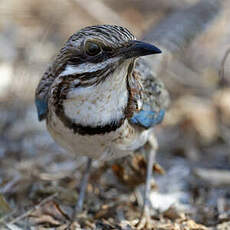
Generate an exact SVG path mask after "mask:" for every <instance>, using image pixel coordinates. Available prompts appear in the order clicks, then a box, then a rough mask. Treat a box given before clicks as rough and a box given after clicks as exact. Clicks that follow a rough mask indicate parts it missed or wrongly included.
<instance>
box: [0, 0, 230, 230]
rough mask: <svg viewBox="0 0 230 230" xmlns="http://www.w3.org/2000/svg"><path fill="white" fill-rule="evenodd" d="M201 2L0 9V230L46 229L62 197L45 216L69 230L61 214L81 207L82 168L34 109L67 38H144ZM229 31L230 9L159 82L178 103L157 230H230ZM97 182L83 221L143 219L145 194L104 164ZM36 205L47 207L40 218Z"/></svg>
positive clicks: (162, 157) (166, 132)
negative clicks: (182, 223)
mask: <svg viewBox="0 0 230 230" xmlns="http://www.w3.org/2000/svg"><path fill="white" fill-rule="evenodd" d="M197 2H198V1H197V0H170V1H169V0H155V1H152V0H116V1H112V0H66V1H63V0H49V1H45V0H33V1H31V0H10V1H9V0H1V1H0V224H3V225H5V226H6V225H7V224H9V223H10V224H11V226H13V225H15V226H16V225H17V226H24V224H25V219H28V218H27V217H29V214H31V213H33V215H32V216H33V218H32V220H31V221H32V223H33V224H38V223H40V222H42V221H43V222H44V219H41V218H44V215H43V211H44V210H43V209H42V208H41V207H42V205H40V204H41V202H42V201H43V200H44V199H46V198H47V197H48V198H49V197H50V196H51V198H52V200H53V196H55V199H57V200H56V201H55V202H54V201H52V202H53V203H52V204H51V203H49V204H48V205H47V206H48V208H49V209H52V210H53V211H52V212H53V213H56V212H57V213H56V214H55V215H59V219H58V220H56V219H57V218H56V219H55V218H54V219H55V221H57V222H58V221H59V222H58V224H59V225H60V226H61V225H62V224H65V223H66V221H67V220H66V219H65V215H64V214H63V213H68V212H71V211H70V210H69V209H70V207H71V206H72V205H73V204H74V201H75V200H76V198H77V192H76V191H74V188H75V187H76V186H77V185H78V184H79V178H80V176H81V170H82V169H83V166H82V165H83V163H84V162H85V161H84V158H82V159H81V158H78V159H76V158H75V157H74V156H72V155H70V154H68V153H65V152H64V151H63V150H62V149H60V148H59V147H58V146H57V145H56V144H55V143H54V142H53V140H52V139H51V137H50V136H49V134H48V133H47V131H46V128H45V124H44V122H42V123H39V122H38V121H37V114H36V110H35V106H34V91H35V88H36V86H37V84H38V81H39V79H40V78H41V76H42V74H43V73H44V71H45V69H46V67H47V66H48V64H49V63H50V62H51V60H52V58H53V57H54V56H55V54H56V53H57V51H58V50H59V49H60V48H61V47H62V45H63V44H64V42H65V41H66V40H67V39H68V37H69V36H70V35H71V34H73V33H75V32H76V31H78V30H79V29H80V28H82V27H85V26H88V25H95V24H118V25H123V26H125V27H127V28H129V29H130V31H132V32H133V33H134V34H135V35H136V36H137V37H138V38H141V37H143V36H144V35H145V34H146V33H148V31H149V28H154V25H157V24H158V23H159V22H160V21H161V20H163V19H164V18H167V17H168V15H170V14H171V13H173V12H175V11H178V10H180V9H184V8H186V7H190V6H192V5H194V4H196V3H197ZM229 21H230V2H228V1H223V4H222V6H221V10H220V12H219V13H218V16H217V17H216V18H215V20H213V21H211V23H210V25H209V26H208V27H207V28H206V29H205V30H204V31H202V32H201V33H199V35H198V36H196V38H195V39H194V40H193V41H191V42H190V44H189V45H188V46H187V47H183V48H181V50H180V52H179V53H177V54H176V55H175V57H174V56H173V58H171V59H170V61H169V62H168V63H167V68H165V70H164V72H163V74H161V75H160V76H158V77H159V78H160V79H161V80H162V81H163V82H164V84H165V86H166V88H167V89H168V91H169V93H170V96H171V105H170V108H169V110H168V112H167V115H166V118H165V121H164V122H163V124H162V125H160V126H159V127H157V128H156V135H157V137H158V140H159V146H160V149H159V152H158V156H157V160H158V162H159V164H160V165H161V166H162V167H163V168H164V170H165V174H164V175H155V182H154V186H153V191H152V193H151V197H152V198H151V199H152V205H153V206H154V208H155V210H158V212H157V214H156V213H155V215H158V217H159V215H160V216H161V217H162V219H159V220H158V222H157V223H158V224H159V225H160V224H162V223H165V222H164V221H166V222H167V223H169V226H171V228H170V227H169V228H167V226H166V225H165V226H166V227H165V228H163V227H162V229H174V228H172V226H174V227H175V223H179V222H177V220H181V219H183V220H185V219H186V218H187V219H189V218H192V220H193V221H194V222H192V224H193V227H194V228H193V229H203V228H204V229H206V228H205V227H204V226H206V227H209V228H210V229H228V228H225V227H226V226H228V227H229V229H230V190H229V188H230V171H229V169H230V164H229V163H230V57H228V55H229V53H230V27H229ZM172 55H173V54H172ZM139 160H140V159H139ZM131 161H133V159H132V160H131ZM142 166H143V165H142ZM138 167H140V164H139V165H138ZM143 167H145V166H143ZM156 171H157V170H156ZM160 171H161V170H160ZM134 175H135V174H134ZM132 176H133V175H132ZM139 176H140V175H139ZM142 177H143V178H142V179H141V181H144V175H142ZM108 178H109V179H108ZM111 178H113V180H112V179H111ZM92 180H93V181H94V184H93V183H91V184H90V185H89V187H88V193H89V198H88V201H87V202H88V204H87V206H86V207H91V208H90V210H91V211H89V212H88V213H87V214H86V216H85V217H84V218H85V219H87V221H88V222H91V224H94V223H95V219H96V220H97V221H102V220H103V219H109V218H110V222H111V223H109V224H111V226H112V224H114V223H116V222H117V221H118V220H120V219H119V218H120V215H122V216H123V217H124V216H125V218H123V219H127V220H133V219H135V218H136V217H137V212H138V210H140V209H138V205H137V203H138V204H139V203H140V202H141V201H139V200H138V199H139V198H138V194H139V193H141V191H142V188H139V187H140V186H137V187H138V188H136V187H135V186H133V187H135V188H134V190H135V192H130V191H129V188H128V187H129V185H126V184H125V183H123V184H122V183H121V182H119V180H117V178H116V177H115V176H114V174H112V170H111V168H110V167H109V166H108V167H106V166H105V165H101V164H100V163H98V162H96V163H95V175H94V179H92ZM95 181H96V182H95ZM123 182H124V181H123ZM95 184H96V185H95ZM138 185H139V184H138ZM133 187H132V191H133ZM57 193H58V195H57V196H56V194H57ZM98 194H100V196H99V195H98ZM90 197H91V198H90ZM124 197H125V199H124ZM92 200H93V201H92ZM111 200H112V201H113V202H112V203H111ZM124 200H125V201H124ZM49 202H51V201H49ZM90 202H91V203H90ZM92 202H93V205H92ZM122 202H123V203H122ZM124 202H125V204H126V207H125V210H123V209H124ZM90 204H91V206H90ZM105 204H106V205H107V206H106V205H105ZM34 205H40V206H39V208H38V210H39V211H37V212H35V210H34V209H33V208H34ZM52 205H53V206H52ZM57 205H58V208H57ZM103 205H104V206H103ZM47 206H46V207H45V208H47ZM59 206H60V207H61V208H62V212H61V211H60V210H59ZM108 207H109V208H111V207H116V208H115V209H114V210H116V211H114V212H112V211H111V209H110V210H108ZM172 207H173V211H172V210H171V209H172ZM174 209H175V210H174ZM63 210H65V211H63ZM117 210H120V211H117ZM133 210H136V212H135V211H133ZM27 212H28V213H27ZM24 213H27V214H28V215H23V214H24ZM121 213H122V214H121ZM162 213H163V214H162ZM165 213H166V214H165ZM60 216H61V217H60ZM89 216H90V218H91V219H90V220H89V219H88V218H89ZM17 218H18V219H17ZM165 218H166V219H165ZM85 219H84V220H85ZM114 220H116V221H114ZM189 220H190V219H189ZM46 221H47V219H46ZM52 221H53V222H52ZM52 221H51V220H50V223H49V224H50V226H52V224H54V222H55V221H54V220H53V219H52ZM156 221H157V220H156ZM170 221H171V222H170ZM48 222H49V221H48ZM83 222H84V221H83ZM26 223H27V226H28V222H26ZM30 223H31V222H30ZM55 223H56V222H55ZM84 223H85V222H84ZM117 223H118V222H117ZM119 223H120V222H119ZM130 223H131V222H130ZM130 223H129V224H130ZM196 223H197V225H196ZM56 224H57V223H56ZM58 224H57V225H58ZM104 224H105V223H104ZM109 224H108V225H109ZM198 224H202V225H198ZM197 226H198V227H197ZM195 227H196V228H195ZM21 228H22V229H25V228H24V227H21ZM89 229H91V228H90V227H89ZM108 229H109V228H108ZM175 229H176V228H175ZM181 229H182V228H181ZM190 229H191V228H190Z"/></svg>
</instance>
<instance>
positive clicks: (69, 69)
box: [59, 57, 119, 76]
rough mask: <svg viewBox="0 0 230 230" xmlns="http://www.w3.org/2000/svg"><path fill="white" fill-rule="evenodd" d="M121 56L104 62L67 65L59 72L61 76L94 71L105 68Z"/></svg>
mask: <svg viewBox="0 0 230 230" xmlns="http://www.w3.org/2000/svg"><path fill="white" fill-rule="evenodd" d="M118 59H119V58H118V57H114V58H109V59H107V60H105V61H104V62H100V63H90V62H86V63H82V64H80V65H78V66H73V65H67V66H66V67H65V69H64V70H63V71H62V72H61V73H60V74H59V76H67V75H73V74H84V73H93V72H96V71H98V70H100V69H104V68H105V67H106V66H107V65H109V64H110V63H113V62H116V61H117V60H118Z"/></svg>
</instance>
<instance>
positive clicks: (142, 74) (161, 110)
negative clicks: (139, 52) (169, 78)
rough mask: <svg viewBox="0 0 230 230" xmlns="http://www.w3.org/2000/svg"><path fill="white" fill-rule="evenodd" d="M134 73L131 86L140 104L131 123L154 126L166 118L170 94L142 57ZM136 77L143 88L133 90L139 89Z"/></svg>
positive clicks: (144, 126)
mask: <svg viewBox="0 0 230 230" xmlns="http://www.w3.org/2000/svg"><path fill="white" fill-rule="evenodd" d="M133 75H134V76H135V77H134V78H133V79H132V81H131V80H130V88H131V92H134V93H133V97H134V99H136V101H137V104H140V106H139V109H138V110H136V111H135V112H134V113H133V115H132V117H131V118H130V119H129V120H130V123H132V124H135V125H138V126H141V127H143V128H150V127H153V126H154V125H156V124H159V123H161V122H162V120H163V118H164V114H165V109H166V108H167V107H168V105H169V94H168V92H167V90H166V88H165V86H164V84H163V82H162V81H160V79H158V78H156V77H155V76H154V73H153V71H152V70H151V66H149V64H148V63H147V62H145V60H143V59H142V58H139V59H138V60H137V62H136V65H135V69H134V73H133ZM134 79H136V80H138V81H139V82H140V85H141V88H138V90H133V88H136V89H137V87H136V85H137V84H133V81H134ZM138 91H139V93H136V94H135V92H138Z"/></svg>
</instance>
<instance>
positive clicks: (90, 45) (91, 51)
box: [85, 41, 101, 56]
mask: <svg viewBox="0 0 230 230" xmlns="http://www.w3.org/2000/svg"><path fill="white" fill-rule="evenodd" d="M85 51H86V53H87V54H88V55H90V56H95V55H97V54H99V53H100V52H101V47H100V46H99V45H98V44H97V43H94V42H90V41H88V42H86V44H85Z"/></svg>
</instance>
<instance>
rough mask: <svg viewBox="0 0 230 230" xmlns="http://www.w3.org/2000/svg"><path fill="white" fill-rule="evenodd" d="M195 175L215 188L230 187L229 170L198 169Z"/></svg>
mask: <svg viewBox="0 0 230 230" xmlns="http://www.w3.org/2000/svg"><path fill="white" fill-rule="evenodd" d="M194 175H195V176H197V177H198V178H200V179H201V180H202V181H205V182H206V183H208V184H210V185H212V186H214V187H220V186H229V185H230V172H229V171H228V170H217V169H201V168H196V169H195V170H194Z"/></svg>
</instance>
